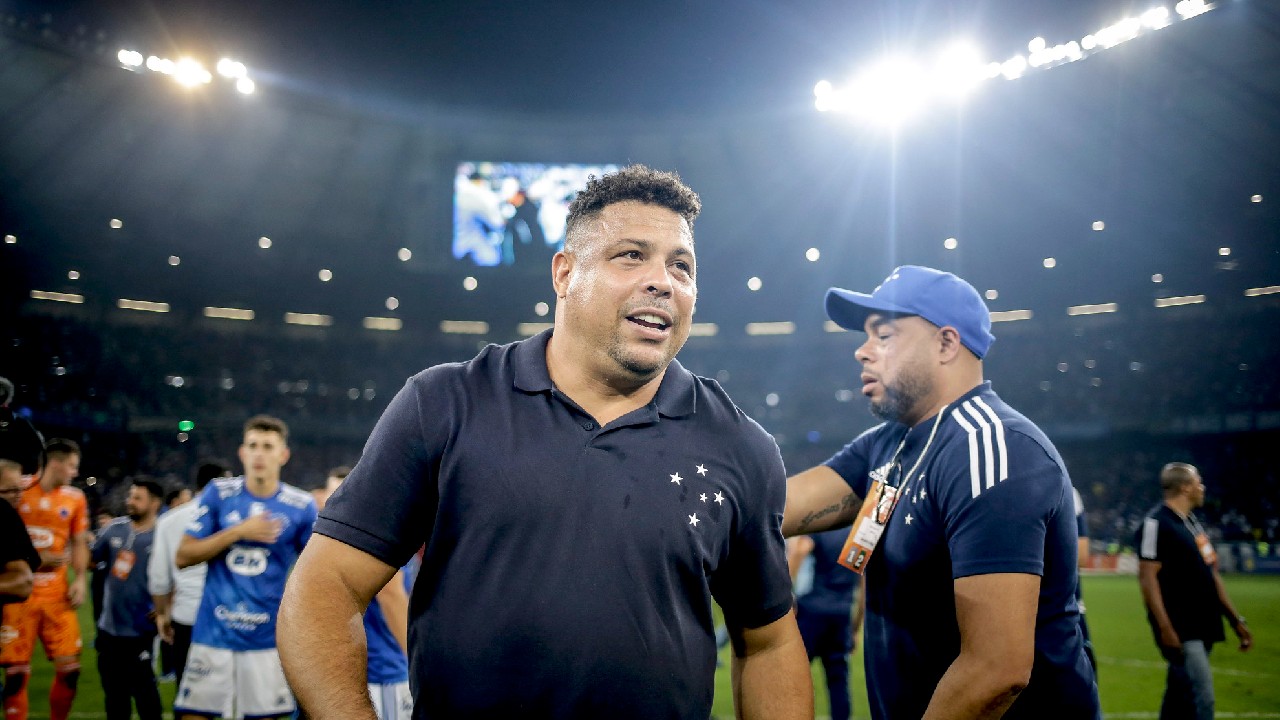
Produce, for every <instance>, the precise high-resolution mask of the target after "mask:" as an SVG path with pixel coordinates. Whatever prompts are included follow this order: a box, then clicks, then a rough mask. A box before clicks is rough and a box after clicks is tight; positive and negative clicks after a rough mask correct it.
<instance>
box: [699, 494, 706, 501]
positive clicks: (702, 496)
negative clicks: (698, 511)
mask: <svg viewBox="0 0 1280 720" xmlns="http://www.w3.org/2000/svg"><path fill="white" fill-rule="evenodd" d="M698 499H699V500H701V501H702V502H706V501H707V494H706V493H702V494H701V495H699V496H698Z"/></svg>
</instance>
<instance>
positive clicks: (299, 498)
mask: <svg viewBox="0 0 1280 720" xmlns="http://www.w3.org/2000/svg"><path fill="white" fill-rule="evenodd" d="M276 499H277V500H279V501H280V502H281V503H282V504H284V505H287V506H289V507H291V508H296V509H298V510H305V509H307V507H308V506H309V505H315V504H316V500H315V498H314V497H312V496H311V493H309V492H307V491H305V490H301V489H299V488H296V487H294V486H293V485H290V484H288V483H280V494H279V495H278V496H277V497H276Z"/></svg>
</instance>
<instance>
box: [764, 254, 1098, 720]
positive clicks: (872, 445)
mask: <svg viewBox="0 0 1280 720" xmlns="http://www.w3.org/2000/svg"><path fill="white" fill-rule="evenodd" d="M826 309H827V315H828V316H829V317H830V318H831V319H832V320H833V321H835V322H836V323H838V324H839V325H840V326H842V327H844V328H846V329H849V330H855V331H856V330H863V331H865V332H866V333H867V340H866V342H865V343H863V344H862V345H861V346H860V347H859V348H858V349H857V351H856V352H855V357H856V358H857V360H858V362H859V363H861V364H862V375H861V378H862V392H863V394H864V395H866V396H867V397H868V398H869V399H870V401H871V411H872V413H873V414H875V415H876V416H877V417H879V418H881V419H883V420H884V421H885V422H884V423H883V424H881V425H879V426H877V427H875V428H872V429H871V430H868V431H867V432H865V433H863V434H862V435H860V436H858V437H857V438H855V439H854V440H853V441H852V442H850V443H849V444H848V445H847V446H845V448H844V449H842V450H841V451H840V452H838V453H836V454H835V455H834V456H833V457H832V458H831V459H829V460H827V462H826V463H825V464H823V465H820V466H818V467H815V468H812V469H809V470H806V471H804V472H802V473H800V474H799V475H796V476H795V477H793V478H791V479H790V480H788V483H787V511H786V519H785V522H784V523H783V531H784V533H785V534H787V535H797V534H804V533H812V532H816V531H819V530H826V529H829V528H833V527H840V526H847V525H850V524H851V523H852V524H853V530H852V532H851V534H850V538H849V541H848V542H847V543H846V547H845V549H843V550H842V553H843V557H842V563H847V564H848V565H849V566H850V567H852V568H856V569H857V570H859V571H861V572H864V573H865V574H866V575H867V579H866V589H867V608H866V639H865V643H864V646H863V647H864V652H865V656H866V670H867V691H868V696H869V700H870V703H871V713H872V717H875V718H881V719H885V720H899V719H902V720H906V719H908V718H910V719H911V720H915V719H916V718H922V717H923V718H939V717H947V718H998V717H1006V718H1048V717H1062V718H1086V719H1088V718H1099V717H1101V714H1100V711H1099V707H1098V696H1097V686H1096V684H1095V682H1094V676H1093V671H1092V669H1091V668H1090V666H1089V661H1088V659H1087V657H1086V656H1085V652H1084V641H1083V637H1082V636H1081V632H1080V618H1079V612H1078V609H1077V605H1076V596H1075V590H1076V577H1077V575H1076V573H1077V571H1076V524H1075V513H1074V500H1073V496H1072V490H1071V483H1070V480H1069V478H1068V477H1067V471H1066V468H1065V467H1064V466H1063V463H1062V458H1061V457H1059V455H1058V452H1057V450H1055V449H1054V447H1053V444H1052V443H1050V442H1049V440H1048V438H1046V437H1045V435H1044V433H1042V432H1041V431H1040V429H1039V428H1037V427H1036V426H1035V425H1034V424H1032V423H1031V421H1029V420H1027V419H1026V418H1025V417H1023V416H1022V415H1021V414H1019V413H1018V412H1017V411H1015V410H1014V409H1013V408H1011V407H1009V406H1008V405H1006V404H1005V403H1004V402H1003V401H1002V400H1000V398H999V397H998V396H996V394H995V392H993V391H992V389H991V386H990V384H989V383H986V382H984V381H983V377H982V358H983V357H984V356H985V355H986V353H987V350H988V349H989V348H990V347H991V343H992V342H993V341H994V340H995V338H994V337H993V336H992V335H991V317H990V314H989V313H988V311H987V307H986V304H985V303H984V302H983V301H982V298H981V297H979V295H978V293H977V291H976V290H974V289H973V287H972V286H971V285H969V284H968V283H966V282H965V281H963V280H961V279H960V278H958V277H956V276H955V275H952V274H951V273H945V272H941V271H938V270H933V269H931V268H924V267H917V266H911V265H904V266H902V267H899V268H898V269H896V270H894V271H893V273H892V274H891V275H890V276H889V277H888V278H887V279H886V280H885V281H884V283H882V284H881V285H880V286H879V287H877V288H876V289H875V291H874V292H872V293H871V294H869V295H868V294H863V293H855V292H850V291H848V290H841V289H839V288H832V289H831V290H829V291H828V292H827V297H826ZM864 500H865V501H866V502H865V507H864V502H863V501H864Z"/></svg>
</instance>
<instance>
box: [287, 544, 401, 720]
mask: <svg viewBox="0 0 1280 720" xmlns="http://www.w3.org/2000/svg"><path fill="white" fill-rule="evenodd" d="M395 573H396V569H395V568H393V567H391V566H390V565H387V564H386V563H384V562H382V561H381V560H378V559H377V558H375V557H373V556H372V555H369V554H367V553H365V552H363V551H361V550H357V549H356V548H353V547H351V546H350V545H347V544H345V543H342V542H339V541H338V540H334V539H333V538H330V537H328V536H325V535H318V534H317V535H315V536H313V537H312V538H311V542H309V543H307V547H306V548H305V549H304V550H303V551H302V555H301V556H299V557H298V562H297V564H296V565H294V567H293V573H292V574H291V575H290V576H289V582H288V584H286V585H285V588H284V598H283V600H282V601H281V602H280V614H279V616H278V618H277V619H276V645H277V647H278V648H279V651H280V662H281V664H282V665H283V666H284V674H285V677H286V678H287V679H288V680H289V687H291V688H292V689H293V692H294V695H296V696H297V698H298V703H299V705H300V706H301V707H302V709H303V710H304V711H305V712H306V714H307V717H309V718H311V719H312V720H328V719H329V718H332V719H333V720H376V719H377V714H376V713H375V712H374V710H373V701H372V700H370V699H369V687H368V685H367V681H368V674H367V667H366V666H367V664H368V645H367V644H366V640H365V636H364V621H363V615H364V611H365V609H366V608H368V607H369V602H370V601H371V600H372V599H373V596H374V594H375V593H377V592H378V590H379V589H381V588H383V587H385V586H386V584H387V581H388V580H390V579H391V577H392V576H393V575H395Z"/></svg>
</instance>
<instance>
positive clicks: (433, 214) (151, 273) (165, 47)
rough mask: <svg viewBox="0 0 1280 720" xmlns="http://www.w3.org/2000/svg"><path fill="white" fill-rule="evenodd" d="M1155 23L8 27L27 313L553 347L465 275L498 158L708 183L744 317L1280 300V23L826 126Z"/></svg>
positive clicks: (289, 21) (306, 18) (378, 14)
mask: <svg viewBox="0 0 1280 720" xmlns="http://www.w3.org/2000/svg"><path fill="white" fill-rule="evenodd" d="M1153 4H1154V3H1153ZM1166 4H1167V5H1168V6H1169V7H1172V2H1171V0H1170V2H1169V3H1166ZM1146 7H1147V5H1146V4H1142V5H1139V4H1128V3H1114V2H1072V3H1062V2H1048V1H1041V2H1026V1H1025V0H1022V1H1014V0H987V1H986V2H968V3H955V2H941V1H937V2H920V1H918V2H899V3H853V2H842V3H835V2H822V3H805V4H802V6H801V7H798V8H790V7H787V8H784V7H781V6H779V5H778V4H777V3H765V2H755V3H736V4H733V5H732V6H729V5H725V4H716V3H694V2H667V1H660V2H649V3H589V2H575V3H498V2H472V3H421V2H387V3H377V4H372V5H370V4H357V3H333V2H308V3H301V2H288V1H286V2H272V3H219V2H175V3H141V2H138V3H128V2H124V3H91V2H42V3H31V2H7V3H4V4H0V58H2V59H3V62H2V63H0V233H3V234H5V235H13V236H14V237H15V239H16V242H14V243H12V244H9V243H6V244H4V245H0V253H2V254H3V255H0V258H3V262H0V265H3V266H4V267H2V268H0V280H3V281H4V283H5V292H6V293H8V294H7V295H6V303H5V304H4V306H5V307H10V306H11V305H10V303H16V302H19V301H21V300H22V299H25V298H26V297H27V292H28V291H30V290H32V289H38V290H43V291H49V292H55V291H56V292H69V293H80V294H84V295H85V296H87V297H90V298H95V297H96V298H103V299H104V300H102V303H103V306H104V307H116V304H115V303H116V300H117V299H119V298H136V299H139V300H149V301H159V302H171V303H174V304H175V306H177V305H180V304H181V303H186V304H188V305H190V306H191V307H192V308H196V309H197V310H198V308H200V307H204V306H219V307H224V306H231V307H245V306H247V307H258V308H270V309H271V310H272V311H273V312H275V311H281V310H293V311H301V312H317V313H334V314H339V315H340V314H341V313H343V312H350V313H354V314H355V315H356V316H357V317H358V316H368V315H374V314H385V309H384V304H385V300H386V298H387V297H388V296H395V297H397V298H399V301H400V308H399V311H398V312H399V314H400V315H401V316H404V317H406V318H408V317H413V316H414V313H425V317H427V318H430V319H432V320H433V321H434V320H438V319H458V320H481V319H484V320H491V321H508V320H509V321H512V322H514V321H526V320H527V321H536V320H539V319H541V318H538V317H534V316H533V313H532V308H533V307H534V305H535V303H536V302H537V301H549V300H552V298H551V297H550V288H549V282H546V281H545V279H544V278H545V275H541V273H542V271H540V270H539V271H538V273H536V274H526V275H524V276H521V281H520V282H518V283H512V282H508V281H507V280H506V279H504V278H503V277H502V276H500V275H499V274H498V272H497V271H494V272H490V273H488V274H484V273H480V274H477V273H476V272H474V271H471V270H468V269H466V268H463V267H461V266H459V265H457V264H454V263H453V262H452V261H451V259H450V258H448V255H447V251H446V250H445V248H447V237H446V236H447V234H448V233H449V231H450V225H451V213H450V206H451V199H452V181H453V173H454V170H455V168H456V166H457V164H458V163H459V162H462V161H466V160H489V161H507V160H528V161H540V162H564V161H569V162H575V161H576V162H592V163H598V162H628V161H637V162H646V163H648V164H651V165H655V166H659V167H664V168H674V169H678V170H679V171H680V172H681V173H682V175H684V176H685V178H686V179H687V180H688V181H689V182H690V184H691V185H692V186H693V187H694V188H695V189H697V190H698V191H699V192H700V193H701V194H702V196H703V199H704V205H705V208H706V209H705V212H704V215H703V217H702V219H701V220H700V221H699V224H698V237H699V253H700V263H701V265H702V302H701V304H700V307H699V318H700V319H705V320H707V321H711V322H721V323H725V324H732V323H736V322H746V321H787V320H797V321H800V322H810V323H820V321H821V307H820V302H819V298H820V296H821V290H822V289H823V288H825V287H826V286H827V285H833V284H834V285H843V286H847V287H858V288H863V289H865V288H869V287H870V286H872V285H874V284H875V283H876V282H878V280H879V279H881V278H882V277H883V276H884V275H885V273H886V271H887V270H888V269H889V268H891V267H892V266H893V265H895V264H898V263H902V262H913V263H922V264H930V265H935V266H938V267H944V268H949V269H954V270H956V271H958V272H960V273H961V274H963V275H965V276H966V277H968V278H969V279H971V280H972V281H973V282H974V284H975V285H978V286H979V288H980V289H993V290H997V291H998V296H997V298H996V299H994V300H993V301H992V308H993V309H995V310H1015V309H1023V308H1030V309H1035V310H1036V311H1037V312H1044V311H1048V312H1054V313H1058V314H1061V313H1062V312H1064V309H1065V308H1066V307H1068V306H1077V305H1082V304H1091V303H1106V302H1113V301H1122V302H1123V301H1126V300H1138V301H1141V302H1142V303H1144V304H1148V305H1149V304H1150V302H1151V301H1152V299H1153V298H1154V297H1161V296H1170V295H1173V296H1190V295H1197V294H1206V295H1207V296H1208V297H1209V299H1210V302H1213V301H1214V299H1215V298H1218V297H1225V296H1230V297H1234V298H1238V297H1241V296H1242V293H1243V291H1244V290H1245V289H1248V288H1251V287H1264V286H1273V285H1276V284H1280V232H1278V228H1280V214H1278V213H1277V211H1276V209H1275V208H1276V207H1277V203H1280V131H1277V130H1276V128H1280V9H1277V7H1276V5H1275V4H1274V3H1267V2H1260V1H1257V0H1224V1H1223V2H1220V3H1218V4H1217V6H1216V8H1215V9H1214V10H1213V12H1209V13H1206V14H1205V15H1204V16H1202V17H1198V18H1195V19H1193V20H1191V21H1188V22H1184V23H1177V24H1175V25H1172V26H1170V27H1168V28H1166V29H1164V30H1161V31H1160V32H1158V33H1152V34H1150V35H1144V36H1142V37H1139V38H1137V39H1135V40H1133V41H1132V42H1129V43H1126V44H1125V45H1122V46H1119V47H1116V48H1114V49H1112V50H1110V51H1108V52H1106V53H1100V54H1098V55H1095V56H1092V57H1089V58H1086V59H1085V60H1084V61H1082V62H1078V63H1072V64H1069V65H1064V66H1062V67H1059V68H1054V69H1052V70H1050V71H1047V72H1044V73H1039V74H1036V75H1035V76H1030V75H1029V76H1027V77H1024V78H1021V79H1019V80H1015V81H1009V82H1003V83H1000V84H998V85H997V84H993V85H992V86H990V87H987V88H984V89H983V92H982V93H981V94H980V95H978V96H976V97H974V98H972V99H971V100H970V101H969V102H968V103H967V104H966V105H964V106H963V107H962V109H960V110H956V111H939V112H935V113H934V114H933V115H932V116H930V117H927V118H925V119H924V120H923V121H921V122H917V123H915V124H913V125H912V126H910V127H905V128H902V129H900V130H899V131H898V132H897V134H896V135H895V134H890V133H886V132H885V131H883V130H879V129H873V128H866V127H861V126H858V125H856V124H853V123H851V122H849V121H848V119H847V118H842V117H836V116H830V115H824V114H819V113H817V112H815V110H814V107H813V87H814V83H815V81H817V80H818V79H821V78H824V77H830V76H833V75H841V74H844V73H848V72H851V71H852V70H854V69H855V68H856V67H857V66H859V65H861V64H864V63H866V62H869V61H870V60H871V59H874V58H875V57H877V56H879V55H881V54H883V53H884V52H886V51H889V50H899V51H913V52H925V51H926V50H928V49H931V48H934V47H937V46H938V45H939V44H941V43H943V42H945V41H947V40H950V39H952V38H954V37H957V36H965V37H968V38H970V39H972V40H974V41H975V42H977V43H979V44H980V45H981V46H983V47H984V48H986V49H987V52H989V53H990V54H991V55H993V56H1001V57H1003V56H1008V55H1009V54H1013V53H1017V52H1020V51H1021V52H1025V46H1026V43H1027V40H1029V39H1030V38H1031V37H1035V36H1042V37H1045V38H1047V39H1048V40H1049V41H1050V42H1051V43H1052V42H1060V41H1065V40H1068V39H1072V38H1078V37H1081V36H1082V35H1083V34H1085V33H1088V32H1092V31H1094V30H1097V29H1098V28H1101V27H1103V26H1105V25H1106V24H1108V23H1110V22H1114V21H1115V20H1116V19H1118V18H1119V17H1120V16H1123V15H1125V14H1127V13H1129V12H1135V13H1136V12H1141V11H1143V10H1145V9H1146ZM124 48H130V49H135V50H137V51H139V52H141V53H143V54H152V53H154V54H157V55H169V56H172V57H175V58H176V57H180V56H181V55H183V54H191V55H193V56H197V57H200V58H203V59H204V62H205V63H206V64H207V65H209V66H210V67H212V64H213V63H214V62H216V59H217V58H218V57H222V56H227V57H235V58H236V59H237V60H240V61H242V62H244V63H245V64H246V65H247V66H248V67H249V68H250V70H249V72H250V75H251V76H252V77H253V78H254V79H255V81H256V83H257V92H255V93H254V94H253V95H250V96H242V95H238V94H237V93H234V92H231V91H227V90H226V89H225V88H205V89H197V91H194V92H187V91H186V90H185V89H182V88H177V87H175V86H174V85H173V83H170V82H168V81H167V80H165V79H163V78H159V77H156V76H153V75H151V74H148V73H138V72H129V71H127V70H125V69H123V68H122V67H121V64H120V62H118V61H117V59H116V57H117V55H116V53H117V51H118V50H120V49H124ZM904 49H905V50H904ZM1255 196H1257V197H1258V198H1259V200H1260V201H1254V197H1255ZM112 220H120V221H121V223H120V224H121V227H119V228H116V227H113V226H112V224H111V221H112ZM1095 223H1102V229H1100V230H1095V229H1094V228H1095ZM260 237H270V238H272V239H273V243H274V244H273V247H272V249H271V251H270V252H263V251H262V249H261V248H260V247H259V246H258V242H259V238H260ZM948 238H955V239H956V242H955V243H952V245H954V247H951V248H948V246H947V244H946V239H948ZM400 248H407V249H409V250H411V252H412V257H413V260H412V261H411V262H403V261H401V260H400V259H399V257H398V253H399V250H400ZM810 248H814V249H816V250H818V251H819V252H818V256H819V258H820V259H819V260H818V261H816V262H815V261H811V260H809V259H808V257H806V253H807V251H808V250H809V249H810ZM1224 249H1225V250H1226V253H1225V254H1223V250H1224ZM171 258H178V259H179V262H178V263H177V264H175V263H173V261H172V260H171ZM1048 258H1053V260H1054V264H1055V267H1054V268H1047V267H1045V265H1046V263H1045V261H1046V259H1048ZM325 269H329V270H331V273H332V274H331V278H332V279H331V281H326V282H321V281H319V280H318V276H319V274H320V271H322V270H325ZM71 272H77V273H80V276H79V277H77V278H75V279H74V280H73V279H71V278H70V277H69V273H71ZM464 275H476V276H477V277H479V289H478V291H475V292H472V291H468V290H466V289H464V288H463V286H462V282H461V280H462V277H463V276H464ZM1156 275H1159V276H1160V277H1161V281H1162V282H1160V283H1154V282H1153V281H1152V278H1153V277H1154V276H1156ZM752 277H756V278H759V279H760V280H761V282H759V283H756V286H757V287H758V288H759V289H758V290H752V289H750V288H749V286H748V282H747V281H748V278H752Z"/></svg>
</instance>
